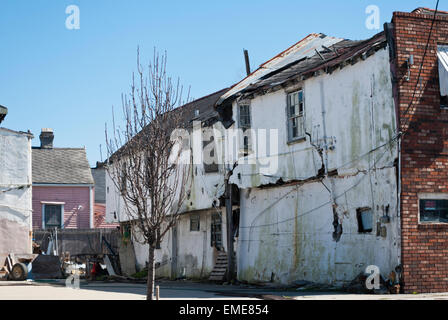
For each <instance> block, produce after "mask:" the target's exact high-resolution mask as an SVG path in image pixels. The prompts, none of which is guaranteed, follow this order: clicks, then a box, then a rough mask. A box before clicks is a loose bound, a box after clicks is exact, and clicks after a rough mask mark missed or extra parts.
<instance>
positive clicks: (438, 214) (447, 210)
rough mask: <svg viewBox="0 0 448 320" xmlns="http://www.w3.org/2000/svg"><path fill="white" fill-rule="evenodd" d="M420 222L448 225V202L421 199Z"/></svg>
mask: <svg viewBox="0 0 448 320" xmlns="http://www.w3.org/2000/svg"><path fill="white" fill-rule="evenodd" d="M420 222H442V223H448V200H443V199H420Z"/></svg>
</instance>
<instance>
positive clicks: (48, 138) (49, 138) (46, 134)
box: [39, 128, 54, 149]
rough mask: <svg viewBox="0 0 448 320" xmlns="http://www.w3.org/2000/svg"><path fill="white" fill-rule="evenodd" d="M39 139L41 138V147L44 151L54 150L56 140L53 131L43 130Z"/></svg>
mask: <svg viewBox="0 0 448 320" xmlns="http://www.w3.org/2000/svg"><path fill="white" fill-rule="evenodd" d="M39 138H40V147H41V148H42V149H53V140H54V134H53V129H50V128H42V132H41V133H40V136H39Z"/></svg>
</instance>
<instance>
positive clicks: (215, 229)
mask: <svg viewBox="0 0 448 320" xmlns="http://www.w3.org/2000/svg"><path fill="white" fill-rule="evenodd" d="M221 225H222V221H221V216H220V215H219V214H218V213H213V214H212V224H211V246H212V247H213V246H215V247H216V248H218V249H220V248H222V227H221Z"/></svg>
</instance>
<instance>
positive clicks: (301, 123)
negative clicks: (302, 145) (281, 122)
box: [286, 88, 305, 142]
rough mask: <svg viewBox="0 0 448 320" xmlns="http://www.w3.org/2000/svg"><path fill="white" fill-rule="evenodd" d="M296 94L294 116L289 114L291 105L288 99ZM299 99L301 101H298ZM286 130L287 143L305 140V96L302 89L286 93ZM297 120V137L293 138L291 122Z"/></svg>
mask: <svg viewBox="0 0 448 320" xmlns="http://www.w3.org/2000/svg"><path fill="white" fill-rule="evenodd" d="M295 94H297V107H296V108H297V109H296V108H295V109H296V110H295V112H294V114H292V113H291V106H292V105H291V104H290V101H291V99H290V97H291V96H293V95H295ZM300 97H301V100H300ZM300 104H302V110H301V111H300ZM286 117H287V120H286V121H287V122H286V128H287V132H288V142H295V141H300V140H303V139H304V138H305V95H304V91H303V89H302V88H300V89H298V90H295V91H290V92H286ZM294 119H296V120H297V136H296V137H294V136H293V133H292V129H293V127H292V123H293V120H294Z"/></svg>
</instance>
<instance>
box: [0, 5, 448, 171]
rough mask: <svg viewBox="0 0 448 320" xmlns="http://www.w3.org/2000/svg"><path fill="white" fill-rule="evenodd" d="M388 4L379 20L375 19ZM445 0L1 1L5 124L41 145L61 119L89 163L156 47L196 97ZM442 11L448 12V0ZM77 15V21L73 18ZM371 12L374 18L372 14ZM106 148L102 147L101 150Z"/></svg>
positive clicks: (62, 135)
mask: <svg viewBox="0 0 448 320" xmlns="http://www.w3.org/2000/svg"><path fill="white" fill-rule="evenodd" d="M70 5H76V6H77V7H78V8H79V29H68V28H67V27H66V20H67V18H70V16H71V13H72V12H69V13H68V14H67V13H66V9H67V7H68V6H70ZM370 5H375V6H377V8H378V9H379V11H378V12H379V19H380V23H379V26H380V29H372V28H367V27H366V20H368V19H369V17H370V16H371V15H372V12H371V11H369V12H368V13H366V8H367V7H368V6H370ZM435 5H436V0H420V1H415V0H368V1H365V0H345V1H334V0H320V1H301V0H295V1H292V0H291V1H287V0H277V1H272V0H271V1H267V0H256V1H248V0H247V1H243V0H239V1H237V0H226V1H210V0H208V1H202V0H198V1H195V0H190V1H185V0H184V1H175V0H171V1H152V0H126V1H125V0H34V1H30V0H0V105H3V106H6V107H7V108H8V115H7V117H6V119H5V120H4V121H3V123H2V124H1V126H3V127H7V128H9V129H12V130H17V131H27V130H30V131H31V132H32V133H33V134H34V139H33V141H32V145H33V146H39V145H40V141H39V134H40V132H41V128H52V129H53V130H54V133H55V140H54V146H55V147H72V148H79V147H85V148H86V150H87V157H88V159H89V163H90V165H91V166H92V167H93V166H95V164H96V162H97V161H101V160H105V159H106V157H107V155H106V146H105V141H106V139H105V124H106V123H107V124H108V126H109V128H110V127H111V125H112V110H113V109H112V107H113V108H114V110H115V118H116V121H117V122H118V123H119V122H120V121H122V113H121V95H122V94H126V93H128V92H129V90H130V83H131V78H132V72H133V71H135V70H136V55H137V47H140V56H141V62H142V63H143V64H146V63H148V62H149V61H150V59H151V57H152V54H153V51H154V48H156V49H157V50H158V51H161V52H163V51H166V52H167V55H168V62H167V69H168V73H169V74H170V75H171V76H172V77H173V78H179V79H180V82H181V83H182V85H183V86H184V88H185V89H186V90H188V88H189V90H190V95H189V97H190V99H191V98H200V97H202V96H205V95H208V94H211V93H213V92H216V91H218V90H221V89H223V88H226V87H229V86H231V85H233V84H235V83H236V82H238V81H240V80H241V79H242V78H244V76H245V64H244V55H243V49H247V50H248V51H249V57H250V64H251V69H252V70H254V69H256V68H257V67H258V66H259V65H260V64H262V63H263V62H265V61H266V60H269V59H270V58H272V57H273V56H275V55H276V54H278V53H279V52H281V51H283V50H285V49H286V48H288V47H289V46H291V45H293V44H294V43H296V42H297V41H299V40H300V39H302V38H304V37H305V36H307V35H308V34H310V33H317V32H321V33H324V34H327V35H329V36H335V37H341V38H347V39H352V40H361V39H366V38H369V37H371V36H373V35H374V34H376V33H378V32H380V31H382V25H383V23H384V22H390V21H391V18H392V12H394V11H405V12H409V11H412V10H413V9H415V8H417V7H429V8H435ZM439 10H445V11H448V0H440V4H439ZM70 21H71V22H73V20H70ZM369 21H372V20H369ZM100 150H102V153H100Z"/></svg>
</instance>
